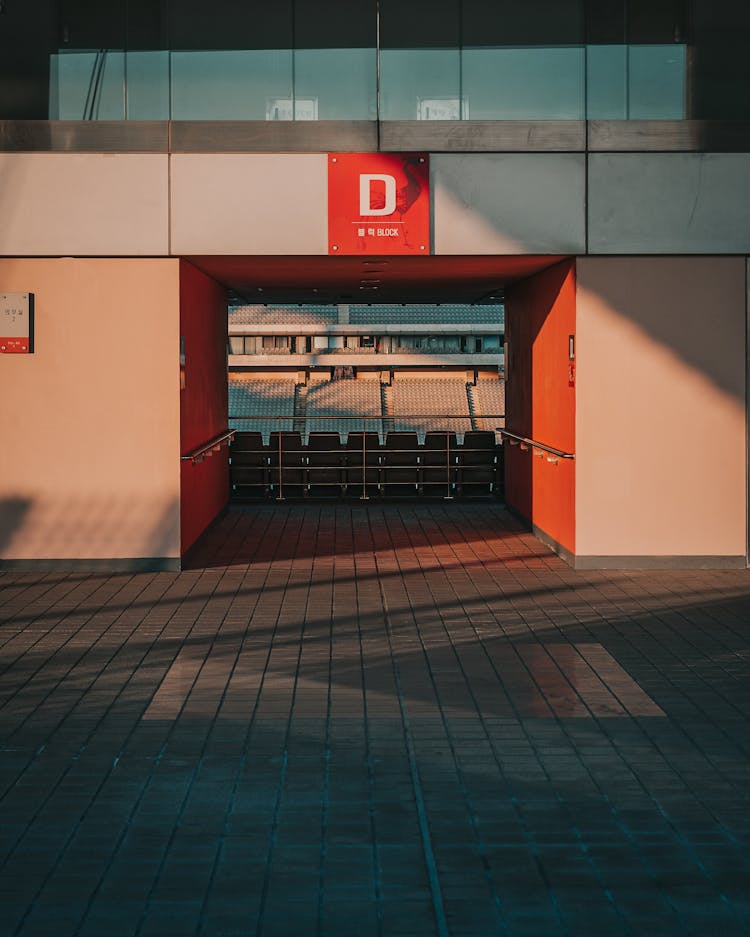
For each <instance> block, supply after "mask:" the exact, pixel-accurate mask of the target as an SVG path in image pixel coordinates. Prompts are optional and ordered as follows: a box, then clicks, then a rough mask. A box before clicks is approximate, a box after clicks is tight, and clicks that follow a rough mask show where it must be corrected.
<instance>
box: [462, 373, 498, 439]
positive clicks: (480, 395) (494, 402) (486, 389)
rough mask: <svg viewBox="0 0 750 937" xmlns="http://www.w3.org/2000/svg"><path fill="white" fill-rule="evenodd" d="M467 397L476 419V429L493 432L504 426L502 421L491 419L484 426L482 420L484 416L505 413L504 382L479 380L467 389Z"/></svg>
mask: <svg viewBox="0 0 750 937" xmlns="http://www.w3.org/2000/svg"><path fill="white" fill-rule="evenodd" d="M469 395H470V397H471V401H472V404H473V409H474V414H475V416H476V417H477V429H485V430H494V429H495V427H496V426H505V420H504V419H502V420H500V419H491V420H488V421H486V425H485V420H484V419H483V417H484V414H493V415H495V416H496V415H497V414H498V413H505V381H503V380H491V379H490V380H488V379H487V378H480V379H479V380H478V381H477V382H476V384H475V385H474V386H473V387H470V388H469Z"/></svg>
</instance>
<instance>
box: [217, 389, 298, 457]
mask: <svg viewBox="0 0 750 937" xmlns="http://www.w3.org/2000/svg"><path fill="white" fill-rule="evenodd" d="M295 387H296V385H295V381H294V379H293V378H287V379H283V380H248V379H247V378H243V377H241V376H240V375H238V374H231V373H230V375H229V416H230V420H229V428H230V429H234V430H255V431H257V432H260V433H262V435H263V441H264V443H265V444H266V445H268V437H269V434H270V433H272V432H273V431H275V430H280V431H282V432H285V431H290V430H292V428H293V420H292V417H293V416H294V392H295ZM287 415H288V416H289V419H288V420H287V419H283V420H272V419H268V418H269V417H272V416H287ZM238 417H266V419H252V420H248V419H245V420H243V419H238Z"/></svg>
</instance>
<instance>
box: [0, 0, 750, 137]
mask: <svg viewBox="0 0 750 937" xmlns="http://www.w3.org/2000/svg"><path fill="white" fill-rule="evenodd" d="M749 6H750V5H748V4H747V3H746V2H744V0H742V2H740V0H588V2H585V0H212V2H211V3H206V2H205V0H108V2H107V3H96V2H92V0H7V2H6V4H5V10H6V13H5V14H4V15H1V16H0V63H2V64H0V70H2V72H4V75H0V78H3V79H4V80H3V81H2V82H0V85H2V88H3V89H4V90H2V91H0V118H19V119H53V120H96V119H101V120H104V119H106V120H167V119H171V120H240V121H243V120H247V121H279V120H280V121H292V120H296V121H310V120H313V121H314V120H342V121H343V120H366V121H367V120H370V121H371V120H399V121H401V120H403V121H418V120H424V121H436V120H542V121H543V120H585V119H601V120H630V119H636V120H682V119H686V118H700V119H743V120H745V119H749V118H750V104H749V103H748V95H747V94H746V93H745V92H746V88H747V86H748V83H749V82H748V79H749V78H750V66H749V65H748V57H747V56H746V54H745V48H746V45H747V39H748V38H750V13H749V12H748V7H749Z"/></svg>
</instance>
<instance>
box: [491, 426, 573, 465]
mask: <svg viewBox="0 0 750 937" xmlns="http://www.w3.org/2000/svg"><path fill="white" fill-rule="evenodd" d="M495 431H496V432H498V433H500V435H501V436H506V437H507V438H508V439H509V440H510V441H511V444H513V443H515V444H519V443H520V444H522V445H525V446H526V447H527V448H530V449H541V450H542V452H549V453H550V454H551V455H553V456H555V457H556V458H558V459H575V457H576V455H575V452H563V450H562V449H555V448H554V446H546V445H545V444H544V443H543V442H537V440H536V439H529V437H528V436H519V435H518V434H517V433H511V432H510V430H507V429H503V427H502V426H496V427H495Z"/></svg>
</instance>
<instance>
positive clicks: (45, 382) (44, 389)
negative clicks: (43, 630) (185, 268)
mask: <svg viewBox="0 0 750 937" xmlns="http://www.w3.org/2000/svg"><path fill="white" fill-rule="evenodd" d="M178 265H179V261H176V260H169V259H157V260H153V259H149V260H143V259H142V260H134V259H121V260H111V259H85V260H80V259H77V260H74V259H72V258H58V259H24V260H15V259H4V260H0V291H2V292H5V291H8V292H17V291H18V292H20V291H26V290H29V291H32V292H33V293H34V294H35V300H36V316H35V320H36V330H35V351H34V353H33V354H30V355H2V356H0V399H1V400H2V401H3V403H2V406H0V440H1V441H2V442H1V444H0V561H2V560H21V561H29V560H34V561H38V560H58V561H59V560H73V559H76V560H81V559H85V560H109V559H142V558H146V557H161V558H164V557H167V558H169V557H171V558H176V557H179V552H180V513H179V496H180V409H179V408H180V402H179V397H180V391H179V277H178Z"/></svg>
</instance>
